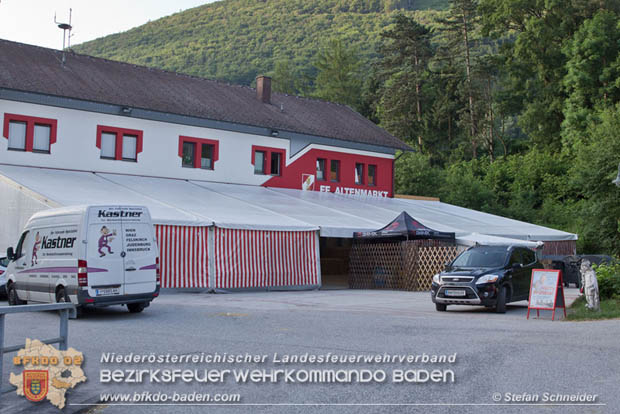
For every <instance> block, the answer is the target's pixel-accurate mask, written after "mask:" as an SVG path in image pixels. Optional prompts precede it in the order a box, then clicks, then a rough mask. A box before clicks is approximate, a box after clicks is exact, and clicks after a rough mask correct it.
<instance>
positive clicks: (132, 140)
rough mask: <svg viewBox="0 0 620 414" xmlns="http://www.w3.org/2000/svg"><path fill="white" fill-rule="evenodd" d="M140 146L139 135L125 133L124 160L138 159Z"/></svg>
mask: <svg viewBox="0 0 620 414" xmlns="http://www.w3.org/2000/svg"><path fill="white" fill-rule="evenodd" d="M137 148H138V137H136V136H135V135H123V155H122V158H123V160H127V161H136V160H137V152H136V150H137Z"/></svg>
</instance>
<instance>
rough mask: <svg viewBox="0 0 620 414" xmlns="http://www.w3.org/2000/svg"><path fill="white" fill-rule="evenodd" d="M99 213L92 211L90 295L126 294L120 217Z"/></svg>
mask: <svg viewBox="0 0 620 414" xmlns="http://www.w3.org/2000/svg"><path fill="white" fill-rule="evenodd" d="M98 213H99V210H98V209H91V210H90V212H89V218H88V228H87V236H86V240H87V242H86V260H87V264H88V294H89V296H91V297H101V296H120V295H124V294H125V290H124V289H125V287H124V278H125V276H124V272H125V269H124V266H123V263H124V260H123V255H122V253H123V243H122V225H121V221H120V217H106V216H105V214H103V213H102V215H99V214H98Z"/></svg>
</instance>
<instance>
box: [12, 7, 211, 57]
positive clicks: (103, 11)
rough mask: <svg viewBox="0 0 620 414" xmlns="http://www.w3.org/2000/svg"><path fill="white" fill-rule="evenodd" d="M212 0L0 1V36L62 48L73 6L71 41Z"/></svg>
mask: <svg viewBox="0 0 620 414" xmlns="http://www.w3.org/2000/svg"><path fill="white" fill-rule="evenodd" d="M213 1H214V0H0V39H6V40H13V41H16V42H21V43H28V44H31V45H39V46H44V47H51V48H54V49H61V48H62V30H61V29H59V28H58V27H57V26H56V25H55V24H54V13H56V19H57V20H58V21H59V22H63V23H68V21H69V8H71V9H73V14H72V18H71V23H72V26H73V30H72V32H71V34H72V37H71V44H72V45H76V44H78V43H83V42H86V41H88V40H92V39H96V38H98V37H102V36H106V35H109V34H112V33H118V32H122V31H125V30H128V29H131V28H132V27H136V26H140V25H142V24H144V23H146V22H147V21H149V20H156V19H158V18H160V17H163V16H168V15H171V14H173V13H177V12H179V11H180V10H186V9H189V8H192V7H196V6H200V5H201V4H205V3H211V2H213Z"/></svg>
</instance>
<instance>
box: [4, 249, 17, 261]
mask: <svg viewBox="0 0 620 414" xmlns="http://www.w3.org/2000/svg"><path fill="white" fill-rule="evenodd" d="M14 256H15V253H13V248H12V247H9V248H8V249H6V258H7V259H9V261H10V262H12V261H13V260H15V257H14Z"/></svg>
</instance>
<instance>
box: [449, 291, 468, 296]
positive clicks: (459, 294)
mask: <svg viewBox="0 0 620 414" xmlns="http://www.w3.org/2000/svg"><path fill="white" fill-rule="evenodd" d="M445 295H446V296H467V294H466V293H465V291H464V290H446V292H445Z"/></svg>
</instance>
